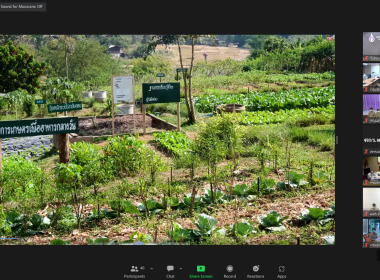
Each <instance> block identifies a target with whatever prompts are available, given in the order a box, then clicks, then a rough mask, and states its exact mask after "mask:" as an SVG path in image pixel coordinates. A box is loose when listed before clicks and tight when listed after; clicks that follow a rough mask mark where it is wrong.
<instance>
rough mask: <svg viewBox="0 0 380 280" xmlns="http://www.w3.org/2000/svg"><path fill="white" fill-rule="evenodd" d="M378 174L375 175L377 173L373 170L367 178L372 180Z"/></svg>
mask: <svg viewBox="0 0 380 280" xmlns="http://www.w3.org/2000/svg"><path fill="white" fill-rule="evenodd" d="M375 177H376V176H375V173H374V172H373V171H371V172H370V173H368V174H367V179H368V180H370V181H371V180H372V179H374V178H375Z"/></svg>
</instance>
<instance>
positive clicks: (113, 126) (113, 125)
mask: <svg viewBox="0 0 380 280" xmlns="http://www.w3.org/2000/svg"><path fill="white" fill-rule="evenodd" d="M112 82H113V76H111V99H112V137H114V136H115V123H114V111H113V106H114V105H113V83H112Z"/></svg>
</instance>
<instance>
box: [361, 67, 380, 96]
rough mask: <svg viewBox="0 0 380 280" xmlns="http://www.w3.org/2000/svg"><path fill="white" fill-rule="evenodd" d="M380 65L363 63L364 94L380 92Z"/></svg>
mask: <svg viewBox="0 0 380 280" xmlns="http://www.w3.org/2000/svg"><path fill="white" fill-rule="evenodd" d="M379 83H380V63H363V92H380V84H379Z"/></svg>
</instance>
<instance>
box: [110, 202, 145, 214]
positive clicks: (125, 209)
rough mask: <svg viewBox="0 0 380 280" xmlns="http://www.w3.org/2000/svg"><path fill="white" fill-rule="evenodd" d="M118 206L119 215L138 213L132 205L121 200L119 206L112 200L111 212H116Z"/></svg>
mask: <svg viewBox="0 0 380 280" xmlns="http://www.w3.org/2000/svg"><path fill="white" fill-rule="evenodd" d="M119 205H120V212H121V213H129V214H134V213H139V210H138V208H137V207H136V206H134V205H132V202H130V201H125V200H122V201H120V204H119V201H118V200H112V201H111V203H110V206H111V209H112V210H118V209H119Z"/></svg>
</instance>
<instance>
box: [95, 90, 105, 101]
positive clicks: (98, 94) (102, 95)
mask: <svg viewBox="0 0 380 280" xmlns="http://www.w3.org/2000/svg"><path fill="white" fill-rule="evenodd" d="M94 98H95V100H96V101H100V102H106V100H107V92H106V91H94Z"/></svg>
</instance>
